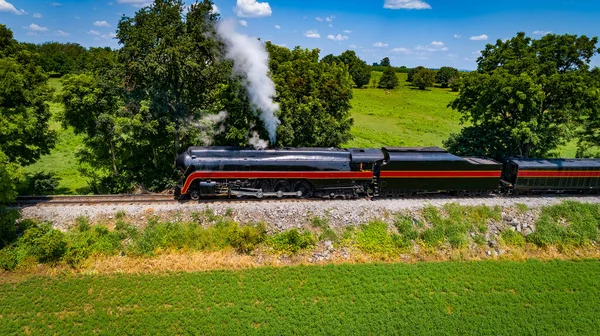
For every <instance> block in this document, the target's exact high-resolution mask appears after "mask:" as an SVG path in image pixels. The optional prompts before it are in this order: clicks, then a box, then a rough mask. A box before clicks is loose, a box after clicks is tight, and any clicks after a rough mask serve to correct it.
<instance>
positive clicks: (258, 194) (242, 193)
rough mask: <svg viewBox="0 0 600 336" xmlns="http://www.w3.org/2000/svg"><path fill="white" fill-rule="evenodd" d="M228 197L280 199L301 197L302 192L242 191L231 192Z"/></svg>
mask: <svg viewBox="0 0 600 336" xmlns="http://www.w3.org/2000/svg"><path fill="white" fill-rule="evenodd" d="M229 194H230V195H232V196H238V197H241V196H251V197H256V198H264V197H278V198H282V197H284V196H296V197H302V191H297V192H283V191H277V192H263V191H262V190H261V189H247V190H246V191H244V190H231V191H230V192H229Z"/></svg>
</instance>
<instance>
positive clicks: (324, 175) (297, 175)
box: [181, 171, 373, 194]
mask: <svg viewBox="0 0 600 336" xmlns="http://www.w3.org/2000/svg"><path fill="white" fill-rule="evenodd" d="M372 178H373V172H369V171H366V172H344V171H342V172H335V171H292V172H281V171H247V172H246V171H199V172H194V173H192V174H190V175H189V176H188V177H187V179H186V180H185V184H184V185H183V188H182V189H181V193H182V194H185V193H187V191H188V189H189V187H190V185H191V184H192V182H193V181H194V180H209V179H210V180H248V179H293V180H314V179H324V180H328V179H329V180H331V179H347V180H370V179H372Z"/></svg>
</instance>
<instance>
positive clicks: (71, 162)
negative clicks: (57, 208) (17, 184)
mask: <svg viewBox="0 0 600 336" xmlns="http://www.w3.org/2000/svg"><path fill="white" fill-rule="evenodd" d="M48 82H49V84H50V86H51V87H53V88H54V89H55V90H56V92H60V90H61V88H62V85H61V82H60V79H59V78H50V80H49V81H48ZM48 104H49V105H50V111H51V112H52V119H51V120H50V128H51V129H53V130H56V131H57V132H58V139H57V142H56V147H55V148H54V149H52V151H51V152H50V154H49V155H45V156H43V157H42V158H41V159H40V160H38V161H37V162H36V163H35V164H33V165H31V166H27V167H25V172H26V173H32V174H33V173H36V172H39V171H44V172H47V173H56V174H57V176H58V177H60V178H61V180H60V184H59V186H58V190H57V193H59V194H78V193H82V192H83V191H84V190H85V189H86V187H87V184H86V182H85V180H84V179H83V178H82V177H81V175H80V174H79V172H78V171H77V159H76V158H75V153H76V152H77V150H78V149H79V148H80V147H81V146H82V141H83V137H82V136H78V135H76V134H75V133H74V132H73V130H72V129H70V128H69V129H63V128H62V126H61V124H60V122H59V121H58V120H57V115H58V114H59V113H60V112H61V111H62V109H63V108H64V107H63V105H62V103H56V102H49V103H48Z"/></svg>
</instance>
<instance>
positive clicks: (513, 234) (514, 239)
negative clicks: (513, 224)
mask: <svg viewBox="0 0 600 336" xmlns="http://www.w3.org/2000/svg"><path fill="white" fill-rule="evenodd" d="M502 240H503V241H504V243H505V244H506V245H509V246H519V247H524V246H525V237H523V235H522V234H520V233H519V232H517V231H513V230H511V229H507V230H504V231H502Z"/></svg>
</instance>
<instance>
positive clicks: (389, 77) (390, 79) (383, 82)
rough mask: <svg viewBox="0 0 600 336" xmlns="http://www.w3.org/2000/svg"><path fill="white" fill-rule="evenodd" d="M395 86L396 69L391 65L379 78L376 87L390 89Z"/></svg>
mask: <svg viewBox="0 0 600 336" xmlns="http://www.w3.org/2000/svg"><path fill="white" fill-rule="evenodd" d="M396 86H398V77H396V71H395V70H394V68H392V67H391V66H388V67H387V68H386V69H385V71H384V72H383V74H382V75H381V78H380V79H379V85H378V87H379V88H380V89H390V90H391V89H394V88H395V87H396Z"/></svg>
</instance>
